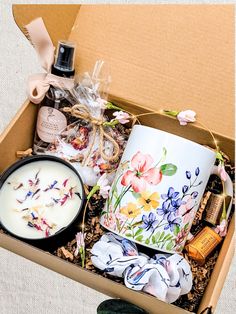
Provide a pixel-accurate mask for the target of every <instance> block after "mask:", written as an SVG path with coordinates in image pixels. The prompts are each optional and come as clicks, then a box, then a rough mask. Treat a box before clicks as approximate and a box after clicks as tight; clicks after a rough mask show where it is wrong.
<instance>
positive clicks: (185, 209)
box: [178, 196, 195, 223]
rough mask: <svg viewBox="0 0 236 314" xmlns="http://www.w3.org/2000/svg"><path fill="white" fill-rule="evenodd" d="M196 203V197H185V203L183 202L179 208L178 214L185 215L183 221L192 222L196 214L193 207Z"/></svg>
mask: <svg viewBox="0 0 236 314" xmlns="http://www.w3.org/2000/svg"><path fill="white" fill-rule="evenodd" d="M194 205H195V202H194V199H193V198H192V197H191V196H187V197H185V199H184V204H182V205H181V206H180V207H179V209H178V215H181V216H182V217H183V222H184V223H187V222H190V221H191V220H192V219H193V218H194V216H195V211H194V209H193V207H194Z"/></svg>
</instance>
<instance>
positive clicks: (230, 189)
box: [211, 166, 233, 220]
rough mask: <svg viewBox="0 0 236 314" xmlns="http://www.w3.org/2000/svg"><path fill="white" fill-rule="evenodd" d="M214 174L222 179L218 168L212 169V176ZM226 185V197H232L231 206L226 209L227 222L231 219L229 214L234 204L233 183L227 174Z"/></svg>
mask: <svg viewBox="0 0 236 314" xmlns="http://www.w3.org/2000/svg"><path fill="white" fill-rule="evenodd" d="M212 174H215V175H217V176H218V177H219V178H220V175H219V171H218V167H217V166H213V167H212V170H211V175H212ZM224 184H225V193H226V195H229V196H231V197H232V199H231V202H230V203H229V206H228V208H227V209H226V220H227V219H228V218H229V214H230V211H231V207H232V203H233V182H232V180H231V179H230V177H229V175H228V173H226V181H225V182H224Z"/></svg>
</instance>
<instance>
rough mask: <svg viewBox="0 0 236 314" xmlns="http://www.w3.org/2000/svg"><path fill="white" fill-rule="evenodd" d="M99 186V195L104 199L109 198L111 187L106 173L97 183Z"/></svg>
mask: <svg viewBox="0 0 236 314" xmlns="http://www.w3.org/2000/svg"><path fill="white" fill-rule="evenodd" d="M97 186H99V194H100V195H101V196H102V197H103V198H108V194H109V190H110V188H111V186H110V185H109V181H108V179H107V174H106V173H104V174H103V175H102V176H101V177H100V178H99V179H98V182H97Z"/></svg>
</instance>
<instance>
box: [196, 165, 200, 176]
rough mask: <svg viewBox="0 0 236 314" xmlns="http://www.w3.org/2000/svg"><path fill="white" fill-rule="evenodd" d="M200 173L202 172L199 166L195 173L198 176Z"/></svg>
mask: <svg viewBox="0 0 236 314" xmlns="http://www.w3.org/2000/svg"><path fill="white" fill-rule="evenodd" d="M199 173H200V169H199V167H197V168H196V170H195V175H196V176H198V175H199Z"/></svg>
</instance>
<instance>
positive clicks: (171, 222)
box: [164, 213, 181, 232]
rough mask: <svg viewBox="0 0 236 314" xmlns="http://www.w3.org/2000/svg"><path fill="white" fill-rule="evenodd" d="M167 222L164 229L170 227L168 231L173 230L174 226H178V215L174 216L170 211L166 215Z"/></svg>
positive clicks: (179, 221)
mask: <svg viewBox="0 0 236 314" xmlns="http://www.w3.org/2000/svg"><path fill="white" fill-rule="evenodd" d="M167 222H168V225H166V226H165V227H164V229H165V230H167V229H170V231H172V232H173V231H174V228H175V226H176V227H180V223H181V218H180V217H177V218H175V216H174V215H173V214H172V213H169V215H168V216H167Z"/></svg>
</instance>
